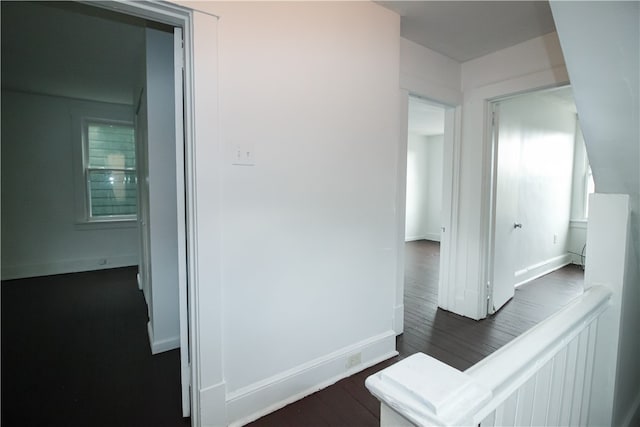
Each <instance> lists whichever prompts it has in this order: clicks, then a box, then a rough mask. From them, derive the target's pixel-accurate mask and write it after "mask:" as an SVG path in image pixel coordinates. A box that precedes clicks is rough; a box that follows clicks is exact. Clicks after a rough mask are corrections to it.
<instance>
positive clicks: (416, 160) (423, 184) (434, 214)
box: [405, 96, 445, 242]
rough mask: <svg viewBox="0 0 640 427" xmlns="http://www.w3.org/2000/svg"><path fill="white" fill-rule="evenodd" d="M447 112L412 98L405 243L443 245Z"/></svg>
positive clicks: (408, 146)
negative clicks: (443, 191)
mask: <svg viewBox="0 0 640 427" xmlns="http://www.w3.org/2000/svg"><path fill="white" fill-rule="evenodd" d="M444 115H445V109H444V107H442V106H439V105H437V104H434V103H431V102H428V101H425V100H423V99H420V98H417V97H413V96H412V97H410V98H409V121H408V138H407V190H406V192H407V193H406V194H407V196H406V211H405V212H406V221H405V242H410V241H418V240H428V241H432V242H440V240H441V238H440V234H441V227H442V221H441V218H442V188H443V145H444Z"/></svg>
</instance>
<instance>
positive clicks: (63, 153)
mask: <svg viewBox="0 0 640 427" xmlns="http://www.w3.org/2000/svg"><path fill="white" fill-rule="evenodd" d="M83 111H86V112H96V111H105V112H108V113H113V114H118V115H125V116H127V117H130V118H131V114H132V111H131V106H128V105H118V104H104V103H96V102H89V101H79V100H74V99H70V98H61V97H53V96H46V95H37V94H26V93H20V92H12V91H6V90H3V91H2V279H3V280H4V279H11V278H20V277H32V276H40V275H48V274H59V273H70V272H76V271H86V270H97V269H102V268H113V267H121V266H129V265H135V264H137V262H138V256H137V252H138V247H137V230H136V224H135V222H130V223H128V224H127V225H118V226H113V225H86V224H82V223H80V222H79V221H78V218H77V213H76V209H75V198H76V197H75V194H74V185H75V181H74V168H76V167H79V168H82V165H77V164H74V162H73V153H74V146H73V144H80V138H79V135H75V134H73V131H74V130H73V129H74V128H73V126H72V117H71V113H72V112H78V113H81V112H83ZM78 131H79V130H78ZM75 148H76V149H80V147H75Z"/></svg>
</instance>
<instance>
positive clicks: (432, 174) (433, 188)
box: [426, 135, 444, 242]
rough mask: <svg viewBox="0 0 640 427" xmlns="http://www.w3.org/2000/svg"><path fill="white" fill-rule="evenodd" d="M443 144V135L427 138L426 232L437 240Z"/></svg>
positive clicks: (439, 222)
mask: <svg viewBox="0 0 640 427" xmlns="http://www.w3.org/2000/svg"><path fill="white" fill-rule="evenodd" d="M443 144H444V136H443V135H432V136H429V137H428V138H427V150H428V152H429V156H428V163H429V166H428V169H427V170H428V173H429V177H428V180H427V182H428V188H429V191H428V193H427V194H428V196H427V221H426V232H427V233H426V234H427V238H428V239H429V240H435V241H438V242H439V241H440V228H441V227H442V191H443V181H442V180H443V163H444V158H443Z"/></svg>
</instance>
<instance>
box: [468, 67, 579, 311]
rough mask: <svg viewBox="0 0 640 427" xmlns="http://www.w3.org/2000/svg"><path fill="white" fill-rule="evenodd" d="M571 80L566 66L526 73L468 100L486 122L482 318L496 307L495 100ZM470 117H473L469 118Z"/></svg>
mask: <svg viewBox="0 0 640 427" xmlns="http://www.w3.org/2000/svg"><path fill="white" fill-rule="evenodd" d="M568 84H569V75H568V73H567V70H566V68H565V67H557V68H554V69H553V70H545V71H541V72H537V73H533V74H529V75H527V76H524V77H519V78H515V79H512V80H507V81H504V82H500V83H495V84H490V85H487V86H483V87H481V88H478V89H475V90H473V91H472V92H471V93H470V94H469V95H468V96H467V97H466V102H465V104H467V105H470V106H473V108H472V109H471V110H470V109H469V108H468V109H467V110H466V111H465V114H466V117H467V120H473V119H474V118H475V119H476V120H477V119H478V118H480V120H481V121H482V123H484V129H483V136H482V152H483V156H482V170H483V173H482V190H481V210H480V223H481V224H482V227H481V232H480V245H479V247H480V280H479V282H478V287H479V289H478V305H477V314H478V316H477V317H475V316H470V317H474V318H477V319H482V318H485V317H487V316H488V315H490V314H492V310H491V308H492V307H493V262H494V251H493V245H494V232H495V231H494V224H495V216H496V212H495V185H496V178H497V177H496V167H495V166H496V165H495V156H496V151H495V148H496V147H495V141H494V138H493V120H492V111H493V104H494V103H495V102H498V101H500V100H504V99H506V98H509V97H511V96H515V95H520V94H523V93H528V92H536V91H539V90H543V89H549V88H553V87H561V86H565V85H568ZM468 117H471V119H469V118H468Z"/></svg>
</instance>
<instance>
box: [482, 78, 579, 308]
mask: <svg viewBox="0 0 640 427" xmlns="http://www.w3.org/2000/svg"><path fill="white" fill-rule="evenodd" d="M491 109H492V112H493V115H492V122H493V132H492V135H493V138H492V140H493V149H492V153H493V165H492V171H493V172H492V196H491V197H492V200H491V206H492V214H491V215H490V217H491V225H490V226H491V236H492V241H491V250H490V252H491V256H490V259H491V261H490V265H489V266H488V267H489V271H490V277H491V279H490V290H491V292H490V298H489V300H488V306H487V311H488V313H489V314H491V313H495V312H496V311H497V310H499V309H500V308H501V307H502V306H503V305H504V304H505V303H506V302H507V301H509V300H510V299H511V298H512V297H513V295H514V292H515V288H516V287H518V286H520V285H523V284H525V283H528V282H530V281H532V280H534V279H536V278H538V277H541V276H543V275H545V274H547V273H550V272H552V271H555V270H557V269H560V268H562V267H564V266H566V265H568V264H570V263H572V262H573V263H579V264H581V265H582V266H583V265H584V257H583V256H582V255H581V254H583V253H584V245H585V241H586V235H585V233H584V230H585V229H586V210H585V209H586V205H585V200H587V195H588V192H589V189H590V187H589V172H588V171H589V166H588V161H587V158H586V151H585V149H584V142H583V141H582V137H581V132H580V128H579V124H578V120H577V115H576V108H575V103H574V101H573V95H572V92H571V88H570V87H568V86H567V87H562V88H554V89H548V90H542V91H536V92H532V93H527V94H523V95H518V96H513V97H509V98H504V99H500V100H496V101H494V102H492V103H491ZM583 225H584V227H583Z"/></svg>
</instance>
